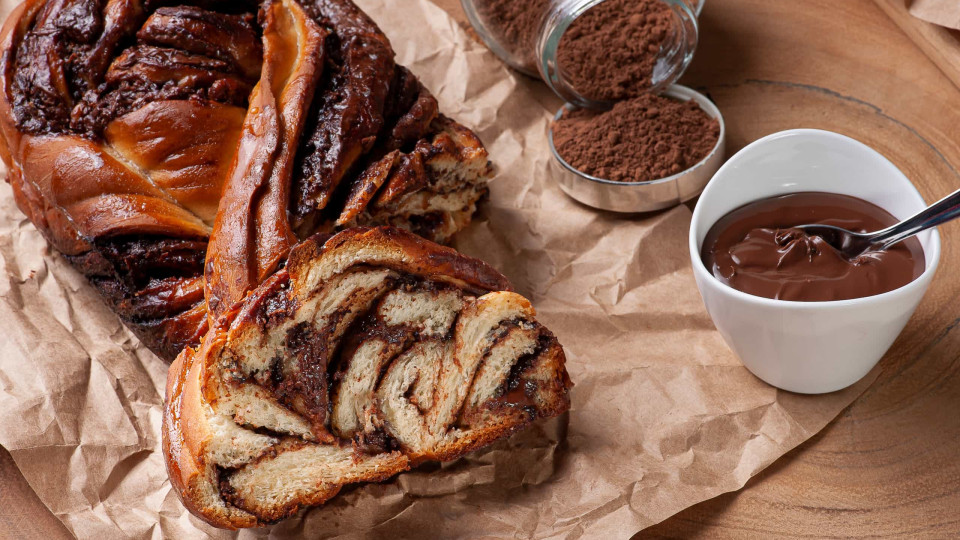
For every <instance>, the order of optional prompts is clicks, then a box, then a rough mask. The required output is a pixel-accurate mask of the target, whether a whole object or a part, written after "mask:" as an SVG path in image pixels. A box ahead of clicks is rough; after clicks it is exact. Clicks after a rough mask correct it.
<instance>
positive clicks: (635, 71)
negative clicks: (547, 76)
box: [557, 0, 673, 101]
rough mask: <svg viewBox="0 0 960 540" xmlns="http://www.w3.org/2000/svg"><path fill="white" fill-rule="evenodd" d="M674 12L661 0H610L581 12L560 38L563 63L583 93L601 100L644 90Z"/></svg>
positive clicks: (559, 56)
mask: <svg viewBox="0 0 960 540" xmlns="http://www.w3.org/2000/svg"><path fill="white" fill-rule="evenodd" d="M672 17H673V14H672V12H671V10H670V7H669V6H667V4H665V3H664V2H662V1H661V0H607V1H606V2H603V3H600V4H597V5H596V6H594V7H592V8H590V9H589V10H587V12H586V13H584V14H583V15H581V16H580V17H578V18H577V19H576V20H575V21H573V24H571V25H570V28H569V29H567V31H566V32H565V33H564V34H563V37H562V38H561V39H560V46H559V48H558V49H557V64H558V65H559V66H560V69H561V70H562V73H563V76H564V78H565V79H566V80H567V82H569V83H570V85H571V86H572V87H573V88H574V89H575V90H576V91H577V93H579V94H580V95H582V96H584V97H586V98H588V99H592V100H595V101H617V100H621V99H626V98H631V97H636V96H639V95H640V94H642V93H644V92H646V91H647V89H649V88H650V85H651V79H652V77H653V69H654V66H655V65H656V61H657V56H658V55H659V54H660V47H661V45H662V44H663V42H664V41H665V40H666V39H667V37H668V35H669V32H670V28H671V26H672V23H671V19H672Z"/></svg>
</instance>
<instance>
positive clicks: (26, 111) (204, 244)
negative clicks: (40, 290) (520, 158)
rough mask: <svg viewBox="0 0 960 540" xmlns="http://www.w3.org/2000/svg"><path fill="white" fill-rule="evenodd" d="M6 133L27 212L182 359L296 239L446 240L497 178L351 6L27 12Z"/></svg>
mask: <svg viewBox="0 0 960 540" xmlns="http://www.w3.org/2000/svg"><path fill="white" fill-rule="evenodd" d="M0 135H2V136H0V155H2V158H3V160H4V162H5V163H6V164H7V166H8V168H9V176H8V180H9V182H10V183H11V185H12V186H13V190H14V195H15V197H16V200H17V203H18V206H19V207H20V208H21V209H22V211H23V212H24V213H25V214H26V215H27V216H28V217H29V218H30V220H31V221H33V223H34V224H35V225H36V226H37V228H38V229H39V230H40V231H41V232H42V233H43V234H44V236H45V237H46V238H47V239H48V241H49V242H50V243H51V244H52V245H53V246H54V247H55V248H56V249H57V250H59V251H60V252H61V253H62V254H63V255H64V256H65V257H66V258H67V259H69V260H70V261H71V262H72V263H73V264H74V265H75V266H76V267H77V268H78V269H79V270H80V271H81V272H82V273H84V274H85V275H86V276H87V277H88V278H89V279H90V281H91V282H92V283H93V284H94V285H95V286H96V287H97V288H98V290H99V291H100V292H101V294H102V296H103V297H104V298H105V299H106V301H107V302H108V304H109V305H110V306H111V307H113V309H114V310H115V311H116V312H117V313H118V314H119V315H120V316H121V318H122V319H123V320H124V321H125V322H126V323H127V325H128V326H130V327H131V328H132V329H133V330H134V331H135V332H136V333H137V334H138V335H139V336H140V338H141V339H142V340H143V342H144V343H145V344H147V346H148V347H150V348H151V349H152V350H153V351H154V352H156V353H157V354H158V355H160V356H162V357H165V358H167V359H172V358H173V357H175V356H176V354H177V353H179V352H180V351H181V350H182V349H183V347H184V346H186V345H193V344H196V343H197V342H198V340H199V338H200V336H202V335H203V333H204V332H205V331H206V329H207V325H208V322H207V321H208V320H212V319H210V317H208V311H207V308H208V302H207V300H209V306H210V307H212V308H213V311H214V313H213V314H214V315H216V314H217V313H218V312H219V310H221V309H225V308H226V307H229V306H230V305H231V303H232V302H235V301H237V300H239V299H241V298H242V296H243V294H245V293H246V292H247V291H249V290H250V289H251V288H253V287H255V286H256V285H257V284H258V283H259V282H260V281H262V280H263V279H265V278H266V277H267V276H269V275H270V274H271V273H272V272H274V271H275V270H276V269H277V268H279V267H280V266H281V265H282V264H283V261H284V260H285V258H286V254H287V252H288V251H289V249H290V247H291V246H292V245H293V244H294V243H296V242H297V241H299V240H300V239H303V238H306V237H308V236H310V235H312V234H314V233H316V232H318V231H328V232H329V231H335V230H338V229H342V228H347V227H350V226H355V225H375V224H390V225H394V226H399V227H404V228H407V229H410V230H413V231H415V232H416V233H418V234H420V235H422V236H424V237H426V238H429V239H431V240H434V241H438V242H445V241H446V240H448V239H449V238H450V237H451V236H452V235H453V234H454V233H456V232H457V231H458V230H460V229H461V228H462V227H463V226H465V225H466V224H467V223H468V222H469V220H470V217H471V215H472V214H473V212H474V211H475V208H476V203H477V201H478V200H479V199H480V198H481V197H482V196H483V195H484V193H485V190H486V187H485V183H486V180H487V179H488V178H489V176H490V174H491V166H490V164H489V162H488V158H487V153H486V151H485V150H484V148H483V146H482V144H481V143H480V141H479V140H478V139H477V138H476V136H475V135H474V134H473V133H471V132H470V131H469V130H467V129H466V128H464V127H462V126H460V125H459V124H457V123H456V122H454V121H452V120H450V119H448V118H445V117H444V116H442V115H440V114H439V113H438V109H437V102H436V100H435V99H434V98H433V97H432V96H431V95H430V93H429V92H428V91H427V90H426V89H425V88H424V87H423V86H422V85H421V84H420V83H419V82H418V81H417V79H416V77H414V76H413V75H412V74H411V73H410V72H409V71H407V70H406V69H405V68H403V67H402V66H398V65H396V64H395V63H394V61H393V51H392V49H391V47H390V44H389V42H388V41H387V39H386V37H384V35H383V33H382V32H381V31H380V30H379V29H378V28H377V26H376V25H375V24H374V23H373V22H372V21H371V20H370V19H369V18H368V17H367V16H366V15H365V14H363V13H362V12H361V11H360V10H359V9H358V8H356V6H354V5H353V4H352V3H351V2H350V1H349V0H270V1H264V2H257V1H254V0H27V1H26V2H25V3H24V4H22V5H20V6H19V7H18V8H17V9H15V10H14V12H13V13H12V14H11V15H10V17H9V18H8V20H7V22H6V24H5V26H4V29H3V33H2V35H0ZM225 206H229V207H230V212H228V213H227V214H221V216H223V215H230V216H232V217H231V218H230V219H229V220H227V219H224V218H222V217H221V218H220V219H218V217H217V216H218V210H219V209H221V208H223V207H225ZM218 239H219V240H218ZM205 262H209V264H207V265H205ZM205 266H206V268H207V269H208V270H207V271H208V272H209V271H210V269H211V267H212V270H213V275H214V276H215V279H213V280H206V281H205V280H204V272H205Z"/></svg>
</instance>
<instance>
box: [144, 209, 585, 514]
mask: <svg viewBox="0 0 960 540" xmlns="http://www.w3.org/2000/svg"><path fill="white" fill-rule="evenodd" d="M304 336H308V337H309V339H303V337H304ZM304 344H309V345H308V346H306V347H305V345H304ZM318 344H319V345H318ZM564 361H565V360H564V355H563V350H562V349H561V348H560V346H559V344H558V343H557V341H556V339H555V338H554V337H553V335H552V334H551V333H550V332H549V331H548V330H546V329H545V328H543V327H542V326H541V325H539V323H537V322H536V320H535V319H534V311H533V308H532V307H530V304H529V302H527V301H526V300H525V299H524V298H523V297H522V296H519V295H517V294H516V293H513V292H509V283H507V281H506V279H505V278H504V277H503V276H502V275H500V274H499V273H497V272H496V271H495V270H493V269H492V268H490V267H489V266H487V265H486V264H484V263H483V262H481V261H478V260H475V259H471V258H469V257H466V256H463V255H460V254H458V253H456V252H455V251H453V250H450V249H449V248H444V247H442V246H439V245H436V244H433V243H431V242H428V241H425V240H423V239H422V238H419V237H417V236H415V235H413V234H411V233H408V232H406V231H403V230H401V229H394V228H375V229H351V230H348V231H345V232H342V233H339V234H337V235H336V236H333V237H332V238H329V239H327V240H326V241H324V238H323V237H315V238H312V239H310V240H307V241H306V242H304V243H303V244H301V245H299V246H297V247H296V248H294V249H293V251H292V252H291V254H290V262H289V263H288V266H287V268H286V269H285V270H281V271H280V272H278V273H277V274H275V275H274V276H273V277H271V278H270V279H269V280H267V281H266V282H265V283H263V284H262V285H261V286H260V287H259V288H257V289H256V290H255V291H254V292H253V293H252V294H250V295H249V296H248V297H247V299H246V300H245V302H243V303H242V304H240V305H238V306H236V307H235V308H234V309H233V310H231V311H230V312H229V313H227V314H225V315H224V317H223V318H221V319H220V320H219V321H218V323H217V324H216V326H215V327H214V328H213V329H212V330H211V331H210V332H209V333H208V334H207V335H206V336H205V337H204V339H203V341H202V344H201V346H200V347H199V348H198V349H187V350H185V351H184V352H183V353H182V354H181V355H180V356H179V357H178V358H177V360H176V362H174V364H173V366H172V367H171V372H170V376H169V377H168V383H167V407H166V409H165V411H164V418H163V450H164V456H165V459H166V462H167V468H168V472H169V474H170V478H171V482H172V484H173V486H174V488H175V489H176V490H177V493H178V494H179V495H180V497H181V500H182V501H183V503H184V505H185V506H186V507H187V508H189V509H190V510H191V511H192V512H193V513H194V514H196V515H198V516H200V517H202V518H203V519H204V520H206V521H208V522H209V523H211V524H213V525H216V526H218V527H223V528H231V529H232V528H239V527H251V526H258V525H264V524H267V523H270V522H274V521H277V520H279V519H282V518H284V517H287V516H289V515H291V514H293V513H295V512H296V511H297V510H299V509H300V508H302V507H305V506H311V505H317V504H322V503H323V502H325V501H327V500H328V499H329V498H331V497H333V496H334V495H336V494H337V492H338V491H339V490H340V489H341V487H343V486H344V485H347V484H350V483H357V482H375V481H382V480H384V479H387V478H389V477H390V476H393V475H394V474H396V473H398V472H401V471H404V470H407V469H409V468H411V467H414V466H416V465H417V464H419V463H422V462H424V461H446V460H452V459H456V458H458V457H460V456H462V455H463V454H465V453H467V452H470V451H473V450H476V449H478V448H480V447H483V446H485V445H487V444H490V443H491V442H493V441H495V440H497V439H499V438H502V437H505V436H507V435H509V434H511V433H513V432H515V431H516V430H518V429H521V428H523V427H524V426H526V425H528V424H529V423H530V422H532V421H533V420H535V419H537V418H544V417H551V416H556V415H558V414H561V413H562V412H564V411H566V410H567V409H568V408H569V399H568V388H569V387H570V386H571V383H570V382H569V379H568V377H567V374H566V370H565V369H564ZM371 362H372V363H371ZM313 401H315V402H316V403H318V404H319V405H320V406H319V407H313V406H311V402H313Z"/></svg>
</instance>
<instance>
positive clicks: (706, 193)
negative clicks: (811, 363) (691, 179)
mask: <svg viewBox="0 0 960 540" xmlns="http://www.w3.org/2000/svg"><path fill="white" fill-rule="evenodd" d="M800 135H807V136H810V135H812V136H816V137H824V138H826V139H834V140H838V141H843V143H844V144H851V143H852V144H854V145H856V146H859V147H861V148H864V149H866V150H867V151H868V153H869V154H872V155H873V156H875V157H876V158H879V160H880V162H881V163H883V165H884V166H885V167H887V168H889V169H891V171H892V172H893V173H894V174H895V175H898V176H900V177H901V178H903V179H904V180H905V186H909V189H905V190H904V191H905V193H909V194H912V195H914V196H915V197H916V198H917V199H919V201H920V202H921V203H923V204H924V205H927V203H926V201H925V200H924V198H923V196H922V195H920V191H919V190H917V187H916V186H915V185H914V184H913V182H911V181H910V179H909V178H907V176H906V175H905V174H903V171H901V170H900V169H899V168H897V166H896V165H894V164H893V162H891V161H890V160H889V159H887V157H886V156H884V155H883V154H881V153H880V152H878V151H876V150H874V149H873V148H871V147H870V146H868V145H866V144H864V143H862V142H860V141H858V140H856V139H854V138H853V137H848V136H846V135H841V134H840V133H835V132H833V131H826V130H822V129H810V128H801V129H788V130H784V131H779V132H777V133H772V134H770V135H767V136H765V137H762V138H760V139H757V140H756V141H753V142H752V143H750V144H748V145H746V146H744V147H743V148H742V149H740V151H738V152H737V153H736V154H734V155H733V156H732V157H731V158H730V159H729V160H727V162H726V163H724V164H723V165H722V166H721V167H720V168H719V169H718V170H717V172H716V173H715V174H714V175H713V178H711V179H710V181H709V182H707V186H706V187H705V188H704V189H703V192H702V193H701V194H700V198H699V200H697V206H696V207H695V208H694V210H693V217H692V218H691V220H690V234H689V246H690V258H691V259H692V262H693V271H694V273H697V274H700V275H701V276H703V277H705V278H706V279H707V280H709V281H711V282H712V284H713V285H716V286H718V287H719V288H720V290H722V291H723V294H728V295H731V296H733V297H734V298H737V299H739V300H742V301H744V302H748V303H752V304H756V305H760V306H767V307H778V308H787V309H793V310H798V311H802V310H814V309H825V308H826V309H831V308H841V307H847V306H858V305H861V304H866V303H870V302H882V301H884V300H886V299H889V298H892V297H899V296H902V295H910V294H913V293H914V292H915V289H920V294H922V293H923V290H924V289H925V288H926V287H927V286H928V285H929V282H930V280H931V279H933V274H934V273H935V272H936V270H937V266H939V264H940V233H939V231H938V230H937V228H933V229H930V230H929V232H930V233H931V234H930V250H929V251H930V252H929V253H928V252H927V250H926V249H924V248H923V246H922V245H921V249H923V256H924V258H925V261H924V262H925V268H924V270H923V272H922V273H921V274H920V275H919V276H917V277H916V279H914V280H913V281H911V282H910V283H907V284H906V285H903V286H902V287H898V288H896V289H893V290H892V291H887V292H885V293H880V294H875V295H872V296H864V297H860V298H850V299H847V300H828V301H824V302H800V301H795V300H778V299H774V298H765V297H762V296H755V295H752V294H749V293H745V292H743V291H740V290H737V289H734V288H733V287H731V286H730V285H727V284H726V283H723V282H722V281H720V280H719V279H717V278H716V276H714V275H713V273H712V272H710V271H709V270H708V269H707V266H706V265H705V264H703V259H702V258H701V256H700V249H699V247H700V246H698V242H697V232H696V231H697V225H698V223H699V221H700V215H701V213H700V208H701V205H702V204H703V201H704V200H709V198H710V193H711V189H718V188H715V186H716V184H715V183H714V182H713V179H714V178H716V177H717V176H718V175H720V174H722V173H723V172H724V171H725V170H726V169H727V168H728V167H732V166H733V165H734V164H736V162H737V161H739V160H740V159H743V157H742V156H743V155H744V154H745V153H747V152H748V151H749V150H751V149H753V148H754V147H755V146H759V145H761V144H763V143H765V142H767V141H770V140H774V139H780V138H787V137H796V136H800ZM748 202H749V201H748ZM744 204H747V203H744Z"/></svg>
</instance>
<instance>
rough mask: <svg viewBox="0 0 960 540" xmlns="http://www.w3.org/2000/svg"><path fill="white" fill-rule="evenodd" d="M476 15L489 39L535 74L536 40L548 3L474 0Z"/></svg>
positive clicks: (527, 0) (545, 0) (546, 0)
mask: <svg viewBox="0 0 960 540" xmlns="http://www.w3.org/2000/svg"><path fill="white" fill-rule="evenodd" d="M473 6H474V8H475V9H476V12H477V16H478V17H479V18H480V20H481V21H482V22H483V24H484V26H485V28H486V30H487V32H489V34H490V37H492V38H493V39H494V40H495V41H496V42H497V43H499V44H500V46H501V47H503V48H504V49H505V50H506V51H507V52H508V53H509V54H510V55H511V56H513V57H514V58H515V60H516V61H518V62H519V63H520V64H521V66H522V67H523V68H524V69H526V70H527V71H530V72H532V73H536V71H537V56H536V55H537V53H536V47H537V38H538V37H539V34H540V25H541V23H542V20H543V16H544V15H545V14H546V12H547V10H548V9H549V8H550V0H474V2H473Z"/></svg>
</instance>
